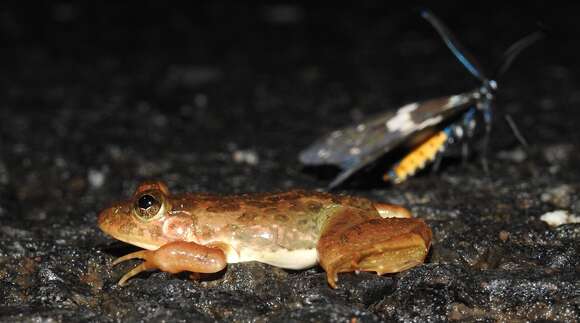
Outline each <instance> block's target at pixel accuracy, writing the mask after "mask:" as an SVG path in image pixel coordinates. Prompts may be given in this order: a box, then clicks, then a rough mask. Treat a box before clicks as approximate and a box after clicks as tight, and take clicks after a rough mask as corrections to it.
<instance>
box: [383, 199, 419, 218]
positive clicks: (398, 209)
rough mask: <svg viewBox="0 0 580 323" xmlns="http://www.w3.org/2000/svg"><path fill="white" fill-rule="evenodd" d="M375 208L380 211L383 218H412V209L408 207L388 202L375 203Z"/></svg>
mask: <svg viewBox="0 0 580 323" xmlns="http://www.w3.org/2000/svg"><path fill="white" fill-rule="evenodd" d="M374 206H375V209H377V211H378V212H379V214H380V216H381V217H382V218H407V219H408V218H412V217H413V215H412V214H411V211H409V210H407V209H406V208H404V207H402V206H399V205H394V204H386V203H374Z"/></svg>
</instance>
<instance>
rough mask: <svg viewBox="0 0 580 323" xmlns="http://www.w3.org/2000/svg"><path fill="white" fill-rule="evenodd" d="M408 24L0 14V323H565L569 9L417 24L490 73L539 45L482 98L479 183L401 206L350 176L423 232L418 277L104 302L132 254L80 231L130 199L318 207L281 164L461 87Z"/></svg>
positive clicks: (336, 14)
mask: <svg viewBox="0 0 580 323" xmlns="http://www.w3.org/2000/svg"><path fill="white" fill-rule="evenodd" d="M420 8H423V7H422V6H421V5H420V4H419V3H411V4H407V5H393V4H391V3H388V2H384V1H367V2H364V4H354V3H352V4H348V5H341V4H339V3H336V2H328V3H324V4H322V3H320V4H311V3H310V2H305V3H301V2H284V3H278V2H273V3H272V2H254V3H250V4H248V3H244V4H242V3H240V2H231V3H230V2H226V1H215V2H201V3H199V4H197V5H195V6H194V5H189V6H184V5H178V4H176V3H171V4H165V3H162V2H160V1H156V2H154V1H142V2H124V3H121V4H119V3H114V2H108V3H100V4H95V3H84V2H38V3H35V4H34V5H32V4H29V5H28V6H27V7H20V6H19V5H18V3H16V2H3V3H2V4H0V37H1V41H2V44H3V46H2V49H1V50H0V319H1V320H11V321H14V320H28V319H32V318H54V319H56V320H66V321H70V320H96V321H107V320H112V321H114V320H121V321H135V320H141V319H143V320H155V319H168V320H180V319H183V320H185V319H190V320H191V319H195V320H207V321H213V320H216V319H217V320H228V321H229V320H241V321H247V320H258V321H260V320H278V321H293V320H294V321H299V322H302V321H307V320H323V321H325V320H348V319H351V318H358V319H361V320H363V321H379V320H387V319H390V320H399V321H408V320H413V319H416V320H421V321H425V320H429V319H431V320H434V321H439V320H456V319H462V320H465V319H473V320H475V319H479V320H498V319H499V320H501V319H504V320H513V319H522V320H526V319H529V320H541V319H544V320H553V321H569V320H572V319H577V317H578V316H579V315H580V308H579V303H578V297H579V296H578V290H580V286H579V285H578V281H579V278H580V277H579V274H578V271H579V268H580V267H579V266H580V265H579V263H578V261H579V260H578V259H580V257H579V256H580V252H579V247H578V246H579V243H578V242H579V237H580V229H579V227H578V225H577V224H576V225H574V224H569V225H563V226H561V227H558V228H550V227H548V226H547V225H546V224H544V223H543V222H542V221H540V220H539V217H540V215H542V214H544V213H545V212H548V211H553V210H556V209H563V210H567V211H569V212H571V213H576V214H579V213H580V211H579V210H580V201H579V200H578V193H577V192H578V179H579V177H580V176H579V175H580V172H579V170H578V167H577V165H578V161H579V159H580V158H579V156H578V152H577V143H578V142H579V139H580V132H579V131H577V129H578V126H577V124H578V121H579V120H580V118H579V112H578V111H579V110H578V108H579V107H578V105H579V103H580V92H579V90H578V89H579V86H580V81H579V80H578V73H577V72H578V70H579V69H578V67H579V66H578V65H579V60H578V57H580V56H579V55H580V50H579V46H578V41H577V39H578V38H577V37H578V36H579V33H578V24H577V18H576V15H577V12H578V6H571V5H566V4H561V3H555V2H554V3H548V4H546V3H540V2H535V3H531V4H530V3H527V4H521V5H519V4H518V5H510V4H496V3H490V2H477V3H475V2H470V3H467V2H455V3H451V2H446V3H445V4H437V5H436V6H433V7H430V9H432V10H433V11H434V12H435V13H436V14H437V15H438V16H439V17H440V18H441V19H442V20H443V21H444V22H445V23H446V24H447V25H448V26H449V27H450V29H451V30H453V31H454V32H455V34H456V35H457V37H458V38H459V39H460V40H461V41H462V42H463V44H464V45H465V46H466V47H467V48H469V49H470V50H471V51H472V53H473V54H474V55H475V56H476V57H478V58H480V60H481V63H482V64H483V65H484V66H485V67H487V70H493V66H495V65H496V64H497V63H498V60H499V59H500V58H501V54H502V53H503V51H504V50H505V49H506V48H507V47H508V46H509V45H511V44H512V43H513V42H514V41H516V40H518V39H520V38H521V37H523V36H525V35H527V34H529V33H531V32H533V31H536V30H544V31H545V32H546V37H545V38H544V39H543V40H542V41H540V42H538V43H537V44H535V45H534V46H532V47H531V48H530V49H528V50H526V51H525V52H524V53H523V54H522V55H521V57H519V58H518V59H517V61H516V62H515V64H514V65H513V67H512V68H511V69H510V70H509V71H508V73H507V74H506V75H505V76H504V77H503V78H502V79H501V80H500V82H499V84H500V91H499V92H498V96H497V101H496V106H497V109H496V110H495V113H496V122H495V123H494V132H493V133H492V137H491V144H490V147H489V149H490V154H489V163H490V168H491V172H490V174H489V175H485V174H484V173H483V171H482V168H481V165H480V164H479V162H478V158H477V155H474V157H473V158H472V159H473V160H471V161H470V162H468V163H462V162H461V161H460V160H457V159H454V158H449V159H446V160H444V163H443V167H442V170H441V171H440V172H438V173H435V174H432V173H430V172H424V173H422V174H420V176H417V177H415V178H412V179H411V180H409V181H407V182H406V183H404V184H402V185H399V186H389V185H387V184H384V185H383V184H377V183H378V181H377V180H376V178H375V177H372V178H369V176H370V175H371V174H373V172H372V171H364V172H361V173H360V174H357V176H356V178H355V182H357V183H359V184H360V183H362V185H358V186H346V187H343V189H344V190H346V191H347V192H348V193H350V194H356V195H362V196H367V197H371V198H373V199H376V200H379V201H385V202H392V203H400V204H404V205H407V206H408V207H409V208H411V210H413V211H414V213H415V214H416V215H417V216H418V217H421V218H424V219H426V220H427V222H428V223H429V224H430V225H431V227H432V228H433V231H434V245H433V248H432V251H431V254H430V256H429V258H428V261H427V264H426V265H424V266H421V267H418V268H415V269H413V270H410V271H407V272H405V273H402V274H398V275H393V276H389V277H376V275H372V274H361V275H352V274H345V275H342V276H341V283H342V285H341V289H339V290H331V289H329V288H328V287H327V286H326V283H325V279H324V273H323V272H322V271H321V269H319V268H314V269H311V270H307V271H300V272H288V271H283V270H280V269H275V268H272V267H270V266H267V265H261V264H241V265H233V266H229V268H228V271H227V272H226V273H222V275H221V276H218V277H215V279H210V280H208V281H206V282H191V281H189V280H187V279H186V278H187V276H186V275H185V276H183V275H182V276H171V275H168V274H165V273H159V272H155V273H153V274H150V275H147V274H145V275H141V276H139V277H138V278H136V279H134V280H133V281H132V282H131V283H130V286H128V287H126V288H119V287H116V286H115V282H116V281H117V280H118V278H119V277H120V275H121V274H122V272H124V269H126V267H124V268H115V269H111V268H110V262H111V260H112V259H113V258H114V257H116V256H119V255H122V254H124V253H126V252H127V250H130V249H128V248H127V247H126V246H125V245H123V244H121V243H114V242H112V239H110V238H107V237H105V236H104V235H103V234H102V233H100V232H99V230H98V229H97V227H96V224H95V220H96V215H97V213H98V211H99V210H101V209H102V208H104V207H105V206H107V205H108V204H110V203H111V202H112V201H115V200H119V199H121V198H124V197H126V196H129V195H130V194H131V193H132V191H133V190H134V189H135V187H136V185H137V184H138V183H139V182H140V181H142V180H145V179H161V180H164V181H166V182H167V183H168V184H169V187H170V189H172V190H173V191H177V192H183V191H212V192H218V193H232V192H246V191H273V190H282V189H288V188H294V187H300V188H310V189H314V188H324V187H325V185H326V184H327V183H328V180H329V174H328V171H327V170H317V169H314V170H312V169H303V167H302V166H301V165H299V163H298V161H297V154H298V152H299V151H300V150H301V149H303V148H304V147H306V146H307V145H308V144H309V143H310V142H312V141H313V140H314V139H315V138H317V137H318V136H320V135H322V134H324V133H326V132H328V131H330V130H332V129H334V128H336V127H339V126H343V125H346V124H350V123H353V122H355V121H359V120H361V119H362V118H363V117H364V116H368V115H371V114H373V113H376V112H380V111H384V110H385V109H393V108H396V107H397V106H400V105H402V104H404V103H408V102H410V101H416V100H419V99H428V98H432V97H438V96H443V95H448V94H454V93H460V92H463V91H466V90H470V89H472V88H475V87H476V86H478V84H477V82H476V81H475V80H474V79H473V77H471V76H470V75H469V74H468V73H467V72H466V71H465V70H464V68H463V67H462V66H461V65H460V64H459V63H458V62H457V61H456V59H455V58H454V57H453V56H452V55H451V54H450V52H449V50H448V49H447V48H446V47H445V46H444V44H443V43H442V42H441V40H440V38H439V37H438V36H437V34H436V33H435V32H434V31H433V30H432V28H431V27H430V25H429V24H428V23H426V22H425V21H424V20H422V19H421V18H420V16H419V14H418V12H419V9H420ZM506 114H509V115H511V116H512V118H513V119H514V120H515V121H516V122H517V124H518V126H519V128H520V131H521V132H522V133H523V134H524V136H525V137H526V138H527V140H528V141H529V142H530V144H531V145H530V147H529V148H527V149H524V148H523V147H521V146H520V145H519V143H518V142H517V140H516V139H515V137H514V136H513V134H512V133H511V131H510V129H509V128H508V127H507V125H506V124H505V122H504V121H503V116H504V115H506ZM475 146H477V145H475ZM247 156H249V157H250V159H249V160H248V159H247V158H246V159H244V157H247ZM254 157H257V159H252V158H254ZM387 168H388V165H375V169H378V170H379V172H380V171H382V170H385V169H387ZM330 175H332V172H330ZM500 233H501V234H500ZM506 237H507V238H506Z"/></svg>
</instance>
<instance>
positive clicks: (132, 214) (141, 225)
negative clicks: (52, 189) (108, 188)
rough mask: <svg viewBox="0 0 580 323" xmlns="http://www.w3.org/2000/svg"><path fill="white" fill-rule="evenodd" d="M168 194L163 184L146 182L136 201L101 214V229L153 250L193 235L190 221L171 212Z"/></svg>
mask: <svg viewBox="0 0 580 323" xmlns="http://www.w3.org/2000/svg"><path fill="white" fill-rule="evenodd" d="M171 204H172V203H171V199H170V194H169V190H168V189H167V186H166V185H165V184H164V183H161V182H145V183H143V184H141V185H139V187H138V188H137V190H136V191H135V193H134V194H133V197H132V198H131V199H129V200H127V201H124V202H119V203H116V204H115V205H113V206H111V207H109V208H107V209H105V210H103V211H102V212H101V213H100V214H99V219H98V223H99V228H101V230H103V231H104V232H105V233H107V234H109V235H111V236H112V237H113V238H115V239H118V240H121V241H123V242H126V243H130V244H132V245H136V246H139V247H141V248H145V249H149V250H154V249H158V248H159V247H161V246H162V245H164V244H166V243H168V242H171V241H177V240H186V239H187V238H188V237H189V235H190V234H191V232H192V223H191V220H190V219H187V218H184V217H182V216H177V215H175V213H174V212H172V206H171Z"/></svg>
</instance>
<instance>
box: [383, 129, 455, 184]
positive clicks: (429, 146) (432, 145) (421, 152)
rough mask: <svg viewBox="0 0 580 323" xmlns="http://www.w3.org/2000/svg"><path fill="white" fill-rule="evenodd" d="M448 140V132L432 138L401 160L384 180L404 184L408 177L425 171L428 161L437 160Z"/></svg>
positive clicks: (437, 134)
mask: <svg viewBox="0 0 580 323" xmlns="http://www.w3.org/2000/svg"><path fill="white" fill-rule="evenodd" d="M447 139H449V135H448V134H447V132H446V131H440V132H438V133H436V134H435V135H433V136H431V137H430V138H429V139H427V140H426V141H425V142H423V143H422V144H420V145H419V146H418V147H417V148H415V149H413V151H411V152H410V153H409V154H407V156H405V157H404V158H403V159H401V161H400V162H399V163H398V164H397V165H396V166H395V167H393V169H392V170H391V171H389V172H388V173H386V174H385V175H384V176H383V179H384V180H385V181H392V182H393V183H396V184H398V183H401V182H403V181H404V180H405V179H407V177H409V176H412V175H413V174H415V173H416V172H417V171H418V170H421V169H423V168H424V167H425V165H426V164H427V162H428V161H432V160H433V159H435V156H437V153H439V152H440V151H441V150H443V147H444V145H445V143H446V142H447Z"/></svg>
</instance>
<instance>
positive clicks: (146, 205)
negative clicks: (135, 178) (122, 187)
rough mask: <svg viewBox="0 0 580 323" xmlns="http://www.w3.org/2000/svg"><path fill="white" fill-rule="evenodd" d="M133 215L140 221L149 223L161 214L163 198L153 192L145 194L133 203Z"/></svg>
mask: <svg viewBox="0 0 580 323" xmlns="http://www.w3.org/2000/svg"><path fill="white" fill-rule="evenodd" d="M135 213H136V215H137V217H139V218H140V219H141V220H144V221H149V220H151V219H153V218H154V217H155V216H157V215H159V214H161V213H163V198H162V197H161V196H160V195H159V194H155V193H154V192H145V193H143V194H142V195H141V196H140V197H139V198H138V199H137V200H136V201H135Z"/></svg>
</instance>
